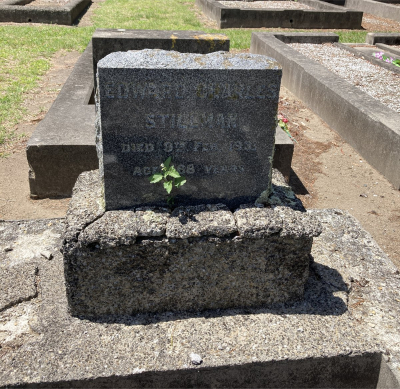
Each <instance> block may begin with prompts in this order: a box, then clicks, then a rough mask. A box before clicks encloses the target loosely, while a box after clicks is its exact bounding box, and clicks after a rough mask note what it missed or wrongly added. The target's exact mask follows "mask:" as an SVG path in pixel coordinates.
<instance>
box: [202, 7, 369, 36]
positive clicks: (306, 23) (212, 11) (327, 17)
mask: <svg viewBox="0 0 400 389" xmlns="http://www.w3.org/2000/svg"><path fill="white" fill-rule="evenodd" d="M299 2H300V3H303V4H305V5H309V6H310V7H313V8H314V10H301V9H240V8H230V7H227V6H224V5H222V4H221V3H220V2H218V1H217V0H196V5H197V6H198V7H199V8H200V9H201V10H202V11H203V12H204V14H205V15H206V16H208V17H209V18H211V19H213V20H215V21H216V22H217V24H218V28H221V29H223V28H260V27H270V28H274V27H281V28H343V29H361V21H362V12H358V11H355V10H349V9H343V7H340V6H336V5H334V4H328V3H324V2H321V1H318V0H299Z"/></svg>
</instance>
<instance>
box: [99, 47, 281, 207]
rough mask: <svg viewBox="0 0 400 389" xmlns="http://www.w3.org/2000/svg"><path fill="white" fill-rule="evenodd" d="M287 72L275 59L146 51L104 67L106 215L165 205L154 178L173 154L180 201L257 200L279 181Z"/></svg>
mask: <svg viewBox="0 0 400 389" xmlns="http://www.w3.org/2000/svg"><path fill="white" fill-rule="evenodd" d="M281 74H282V72H281V67H280V66H279V64H278V63H277V62H276V61H275V60H273V59H271V58H268V57H265V56H261V55H254V54H236V55H233V54H229V53H223V52H217V53H212V54H207V55H202V54H181V53H178V52H174V51H162V50H142V51H132V52H127V53H120V52H119V53H112V54H110V55H108V56H107V57H105V58H104V59H102V60H101V61H99V63H98V85H99V89H98V92H97V120H96V122H97V123H96V126H97V146H98V154H99V162H100V170H101V174H102V176H103V177H104V193H105V203H106V209H107V210H112V209H121V208H128V207H132V206H137V205H144V204H159V205H165V199H166V193H165V191H164V189H163V187H162V185H161V184H150V182H149V179H148V178H149V176H150V175H151V174H153V173H154V172H156V171H158V170H159V167H160V164H161V163H162V162H164V161H165V160H166V159H167V158H168V157H172V160H173V164H174V165H175V167H176V168H177V169H178V171H179V172H180V173H181V174H182V175H183V176H185V177H186V179H187V183H186V184H185V185H184V186H182V187H181V188H180V189H179V191H177V193H176V201H175V203H176V204H177V205H183V204H197V203H205V202H207V203H221V202H223V203H225V204H227V205H228V206H229V207H236V206H237V205H239V204H241V203H246V202H251V201H254V200H255V199H256V198H257V197H258V196H259V195H260V194H261V193H262V192H263V191H265V190H267V189H268V188H269V186H270V182H271V161H272V157H273V150H274V136H275V116H276V112H277V105H278V97H279V88H280V80H281Z"/></svg>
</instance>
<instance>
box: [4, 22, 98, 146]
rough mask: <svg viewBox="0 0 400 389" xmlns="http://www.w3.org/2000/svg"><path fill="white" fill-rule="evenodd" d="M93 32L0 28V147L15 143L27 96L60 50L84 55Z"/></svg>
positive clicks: (58, 28) (67, 29)
mask: <svg viewBox="0 0 400 389" xmlns="http://www.w3.org/2000/svg"><path fill="white" fill-rule="evenodd" d="M92 32H93V28H90V29H89V28H81V29H78V28H67V27H62V26H54V25H52V26H51V25H41V26H23V25H21V26H1V27H0V145H1V144H3V143H4V142H6V141H7V140H10V139H13V137H14V132H13V127H14V125H15V124H16V123H18V121H19V120H20V119H21V117H22V116H23V114H24V113H25V110H24V108H23V107H22V101H23V96H24V93H25V92H27V91H29V90H31V89H33V88H35V87H36V86H37V81H38V79H39V77H40V76H42V75H43V74H44V73H45V72H46V71H47V70H48V69H49V67H50V60H51V57H52V55H53V54H54V53H56V52H57V51H59V50H80V51H83V49H84V48H85V46H86V45H87V42H88V41H89V40H90V37H91V34H92Z"/></svg>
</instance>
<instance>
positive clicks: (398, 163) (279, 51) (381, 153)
mask: <svg viewBox="0 0 400 389" xmlns="http://www.w3.org/2000/svg"><path fill="white" fill-rule="evenodd" d="M324 40H325V41H326V42H334V41H337V40H338V38H337V37H336V38H335V37H334V34H316V35H314V34H301V33H297V34H296V33H293V34H269V33H253V35H252V41H251V49H250V51H251V52H252V53H257V54H265V55H269V56H271V57H274V58H275V59H276V60H277V61H278V62H280V63H281V65H282V68H283V76H282V84H283V86H285V87H286V88H288V89H289V90H290V91H291V92H292V93H294V94H295V95H296V96H297V97H298V98H300V99H301V100H302V101H304V102H305V103H306V104H307V105H308V106H309V107H310V108H311V109H312V110H313V111H314V112H315V113H316V114H317V115H319V116H320V117H321V118H322V119H323V120H324V121H325V122H326V123H327V124H328V125H329V126H330V127H331V128H333V129H334V130H335V131H337V132H338V133H339V135H341V137H342V138H343V139H344V140H345V141H346V142H348V143H349V144H350V145H351V146H352V147H354V148H355V149H356V150H357V151H358V152H359V153H360V154H361V155H362V157H363V158H364V159H365V160H366V161H368V162H369V163H370V164H371V165H372V166H373V167H374V168H375V169H377V170H378V171H379V172H380V173H381V174H383V175H384V176H385V177H386V178H387V179H388V180H389V181H390V182H391V183H392V184H393V185H394V187H395V188H396V189H399V188H400V130H399V128H398V123H400V115H399V114H398V113H396V112H394V111H393V110H391V109H389V108H388V107H386V106H384V105H383V104H381V103H379V102H378V101H376V100H375V99H373V98H372V97H370V96H369V95H367V94H366V93H364V92H362V91H361V90H359V89H358V88H356V87H355V86H353V85H350V84H349V83H348V82H346V81H345V80H343V79H341V78H340V77H337V76H335V75H334V74H333V73H332V72H330V71H329V70H328V69H326V68H325V67H324V66H322V65H320V64H318V63H316V62H315V61H312V60H311V59H308V58H306V57H305V56H304V55H302V54H300V53H299V52H297V51H296V50H294V49H292V48H290V47H289V46H287V45H286V44H285V43H290V42H302V43H305V42H306V41H307V42H308V43H315V42H316V41H317V42H318V43H322V42H323V41H324ZM338 112H340V115H338Z"/></svg>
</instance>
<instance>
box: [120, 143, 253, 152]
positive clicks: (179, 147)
mask: <svg viewBox="0 0 400 389" xmlns="http://www.w3.org/2000/svg"><path fill="white" fill-rule="evenodd" d="M120 150H121V152H122V153H152V152H158V151H163V152H165V153H187V152H194V153H215V152H237V151H240V152H242V151H247V152H251V151H257V147H256V144H255V143H254V142H251V141H243V142H242V141H231V142H227V143H225V144H218V143H215V142H204V141H173V140H171V141H165V142H159V143H157V144H155V143H121V148H120Z"/></svg>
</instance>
